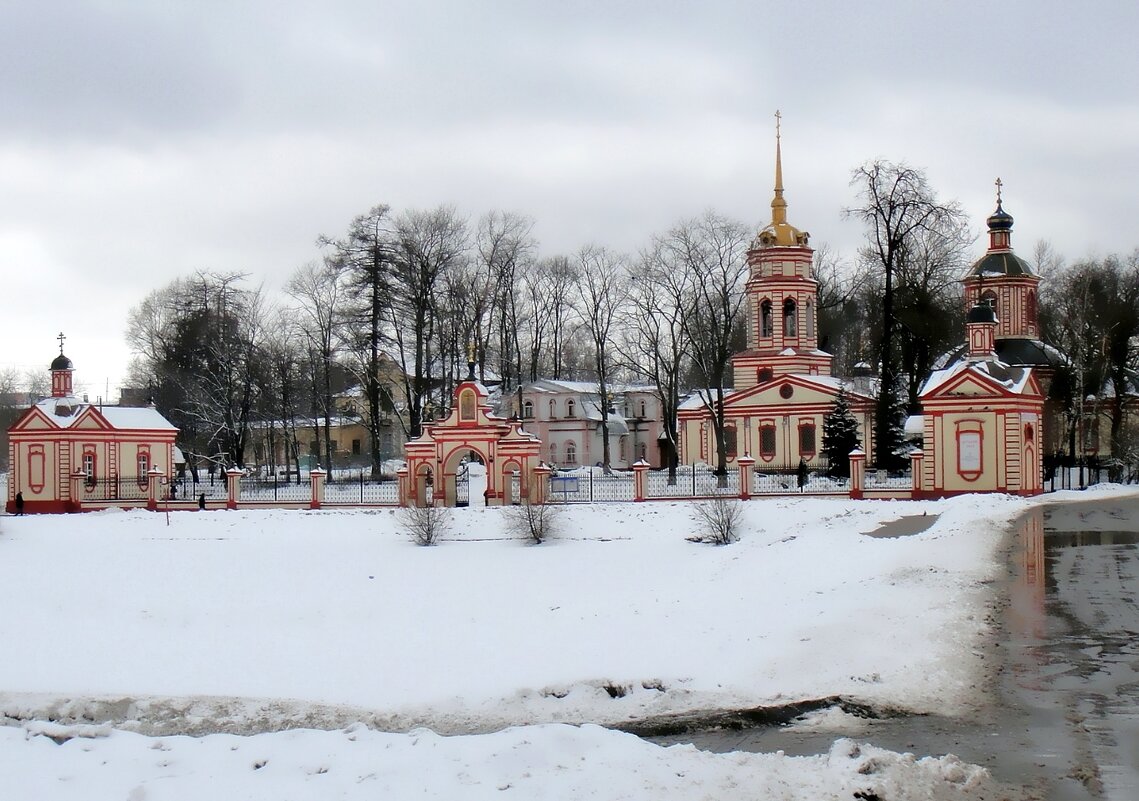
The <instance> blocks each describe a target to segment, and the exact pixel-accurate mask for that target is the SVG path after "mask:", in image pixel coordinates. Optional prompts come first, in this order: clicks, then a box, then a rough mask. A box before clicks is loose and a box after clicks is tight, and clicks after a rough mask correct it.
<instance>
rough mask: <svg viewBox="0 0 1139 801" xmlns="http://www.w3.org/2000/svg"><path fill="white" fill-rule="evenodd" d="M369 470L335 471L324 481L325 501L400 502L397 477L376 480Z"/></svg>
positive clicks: (379, 503)
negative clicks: (371, 476)
mask: <svg viewBox="0 0 1139 801" xmlns="http://www.w3.org/2000/svg"><path fill="white" fill-rule="evenodd" d="M369 473H370V471H369V470H366V469H365V470H360V471H358V472H354V473H350V472H346V471H340V470H337V471H334V473H332V474H330V475H329V476H328V478H327V480H326V481H325V482H324V502H325V503H329V504H337V503H343V504H365V505H367V504H375V505H393V506H394V505H395V504H398V503H399V482H398V481H397V480H396V479H395V478H390V479H380V480H379V481H374V480H372V478H370V476H369Z"/></svg>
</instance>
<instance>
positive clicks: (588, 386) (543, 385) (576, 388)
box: [524, 378, 656, 395]
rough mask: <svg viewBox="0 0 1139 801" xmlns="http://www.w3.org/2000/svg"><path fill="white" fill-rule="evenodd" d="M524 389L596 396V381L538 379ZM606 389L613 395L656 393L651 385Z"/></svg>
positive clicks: (615, 385)
mask: <svg viewBox="0 0 1139 801" xmlns="http://www.w3.org/2000/svg"><path fill="white" fill-rule="evenodd" d="M524 389H525V391H527V392H580V393H582V394H585V395H590V394H592V395H596V394H597V393H598V387H597V382H596V381H563V380H561V379H557V380H554V379H552V378H539V379H538V380H537V381H534V382H531V383H530V384H527V385H526V387H525V388H524ZM607 389H608V390H609V391H610V392H614V393H626V392H656V387H654V386H652V385H651V384H620V383H613V384H610V385H609V386H608V387H607Z"/></svg>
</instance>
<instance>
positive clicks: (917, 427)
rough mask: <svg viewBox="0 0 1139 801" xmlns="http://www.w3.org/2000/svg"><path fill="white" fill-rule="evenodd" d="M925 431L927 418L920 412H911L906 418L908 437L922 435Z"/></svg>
mask: <svg viewBox="0 0 1139 801" xmlns="http://www.w3.org/2000/svg"><path fill="white" fill-rule="evenodd" d="M924 431H925V418H924V417H923V416H922V415H920V414H911V415H910V416H909V417H907V418H906V427H905V432H906V436H907V437H920V436H921V435H922V433H923V432H924Z"/></svg>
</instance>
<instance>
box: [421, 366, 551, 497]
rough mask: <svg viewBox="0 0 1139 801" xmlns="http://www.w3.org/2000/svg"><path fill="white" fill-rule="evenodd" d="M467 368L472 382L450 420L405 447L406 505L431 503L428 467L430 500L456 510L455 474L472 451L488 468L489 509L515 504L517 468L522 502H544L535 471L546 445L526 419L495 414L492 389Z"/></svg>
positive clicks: (457, 396)
mask: <svg viewBox="0 0 1139 801" xmlns="http://www.w3.org/2000/svg"><path fill="white" fill-rule="evenodd" d="M467 366H468V368H469V373H468V375H467V380H466V381H463V382H462V383H461V384H459V385H458V386H457V387H455V393H454V402H453V403H452V404H451V412H450V414H448V415H447V418H446V419H444V420H441V421H439V422H437V423H432V424H430V425H426V426H424V430H423V434H422V435H420V436H419V437H417V438H416V439H413V440H411V441H410V442H408V443H407V444H406V445H405V446H404V454H405V456H406V458H407V476H408V478H407V480H404V481H401V484H400V504H401V505H404V506H408V505H411V506H419V505H422V504H424V503H427V494H426V492H425V486H424V484H423V481H422V479H421V478H420V476H422V475H424V470H425V469H426V470H428V471H430V472H431V474H432V475H433V476H434V479H435V481H434V484H435V486H434V487H433V490H434V491H433V492H432V497H431V501H430V502H431V503H433V504H434V505H436V506H454V505H455V500H456V498H455V476H456V474H457V472H458V466H459V463H460V462H461V460H462V458H463V456H464V455H466V454H467V453H469V452H470V451H474V452H475V453H477V454H479V455H480V456H481V457H482V459H483V462H484V464H485V465H486V493H485V495H484V498H485V502H486V505H487V506H499V505H501V504H503V503H504V502H506V503H510V502H513V501H514V499H513V498H512V497H511V495H512V493H511V484H510V481H511V478H512V473H513V471H515V470H517V471H518V472H519V474H520V481H519V487H520V492H519V494H520V496H521V497H520V499H519V500H535V501H536V500H537V499H538V496H537V495H536V494H535V493H536V492H537V485H536V483H535V481H534V469H535V468H536V467H538V466H539V465H540V464H541V461H540V459H541V449H542V441H541V440H539V439H538V438H537V437H536V436H534V435H533V434H530V433H529V432H527V431H526V430H525V429H523V428H522V422H521V421H520V420H507V419H506V418H504V417H499V416H498V415H495V414H493V413H492V412H491V410H490V406H489V405H488V403H487V399H488V396H489V393H488V392H487V389H486V387H484V386H483V385H482V384H480V383H479V382H478V381H476V380H475V377H474V364H473V363H471V362H468V363H467ZM508 466H509V467H510V472H507V467H508ZM508 498H509V500H507V499H508ZM472 501H473V499H472Z"/></svg>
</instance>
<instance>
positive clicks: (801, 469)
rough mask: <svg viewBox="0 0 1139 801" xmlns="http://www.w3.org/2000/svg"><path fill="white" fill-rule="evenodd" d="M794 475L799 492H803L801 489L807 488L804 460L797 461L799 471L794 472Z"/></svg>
mask: <svg viewBox="0 0 1139 801" xmlns="http://www.w3.org/2000/svg"><path fill="white" fill-rule="evenodd" d="M795 475H796V476H797V477H798V479H799V492H802V491H803V487H805V486H807V462H806V460H804V459H800V460H799V469H798V470H796V471H795Z"/></svg>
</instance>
